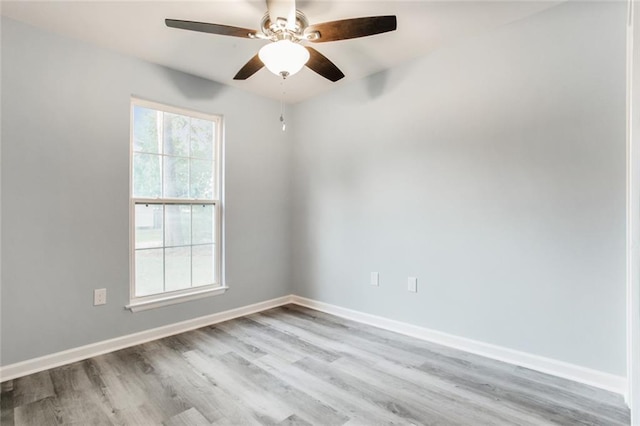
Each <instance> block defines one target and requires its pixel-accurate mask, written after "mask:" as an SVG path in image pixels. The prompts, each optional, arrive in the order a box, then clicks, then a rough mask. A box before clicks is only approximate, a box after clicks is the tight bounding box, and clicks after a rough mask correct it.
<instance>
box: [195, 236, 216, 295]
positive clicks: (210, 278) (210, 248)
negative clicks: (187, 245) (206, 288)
mask: <svg viewBox="0 0 640 426" xmlns="http://www.w3.org/2000/svg"><path fill="white" fill-rule="evenodd" d="M214 253H215V251H214V245H213V244H210V245H204V246H194V247H193V286H194V287H196V286H201V285H210V284H215V282H214V276H215V275H214V272H215V258H214Z"/></svg>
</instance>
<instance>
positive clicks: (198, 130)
mask: <svg viewBox="0 0 640 426" xmlns="http://www.w3.org/2000/svg"><path fill="white" fill-rule="evenodd" d="M213 130H214V123H213V122H212V121H208V120H199V119H197V118H192V119H191V156H192V157H197V158H207V159H212V158H213Z"/></svg>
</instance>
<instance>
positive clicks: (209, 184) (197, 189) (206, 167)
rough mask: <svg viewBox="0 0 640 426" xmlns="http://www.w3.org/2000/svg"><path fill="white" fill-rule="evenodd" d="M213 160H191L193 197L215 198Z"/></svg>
mask: <svg viewBox="0 0 640 426" xmlns="http://www.w3.org/2000/svg"><path fill="white" fill-rule="evenodd" d="M213 196H214V194H213V161H211V160H191V198H200V199H203V200H213Z"/></svg>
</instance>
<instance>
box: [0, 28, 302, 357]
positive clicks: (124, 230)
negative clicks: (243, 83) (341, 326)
mask: <svg viewBox="0 0 640 426" xmlns="http://www.w3.org/2000/svg"><path fill="white" fill-rule="evenodd" d="M1 83H2V134H1V136H2V179H1V182H2V191H1V194H2V247H3V250H2V306H1V310H2V313H1V318H0V319H1V322H2V327H1V333H2V352H1V357H2V360H1V363H2V365H7V364H11V363H14V362H18V361H21V360H26V359H30V358H34V357H37V356H41V355H45V354H49V353H53V352H57V351H61V350H64V349H68V348H73V347H77V346H81V345H85V344H88V343H92V342H97V341H101V340H105V339H109V338H112V337H116V336H121V335H125V334H129V333H132V332H136V331H140V330H144V329H148V328H152V327H157V326H162V325H164V324H170V323H174V322H178V321H182V320H186V319H189V318H194V317H198V316H202V315H206V314H211V313H214V312H218V311H222V310H226V309H231V308H234V307H238V306H244V305H248V304H251V303H255V302H259V301H263V300H267V299H271V298H274V297H279V296H283V295H286V294H288V293H289V291H290V288H289V278H290V276H289V265H290V260H289V251H290V247H289V239H288V235H289V216H288V215H289V212H290V206H289V193H290V191H289V178H290V147H289V146H290V145H289V144H288V143H287V141H286V140H285V139H284V136H283V134H282V132H281V131H280V128H279V123H278V121H277V120H278V114H279V111H280V105H279V103H278V102H275V101H270V100H266V99H263V98H259V97H256V96H253V95H249V94H247V93H245V92H242V91H239V90H235V89H232V88H229V87H226V86H222V85H219V84H217V83H214V82H211V81H206V80H202V79H198V78H195V77H192V76H189V75H186V74H182V73H179V72H175V71H171V70H168V69H165V68H162V67H159V66H155V65H152V64H148V63H145V62H141V61H138V60H135V59H132V58H128V57H124V56H120V55H117V54H114V53H111V52H108V51H105V50H101V49H98V48H95V47H93V46H89V45H86V44H83V43H80V42H77V41H74V40H71V39H67V38H62V37H58V36H55V35H53V34H50V33H45V32H42V31H40V30H37V29H34V28H31V27H28V26H25V25H23V24H20V23H17V22H15V21H11V20H7V19H4V18H3V19H2V81H1ZM131 95H136V96H140V97H143V98H146V99H150V100H155V101H158V102H162V103H167V104H171V105H175V106H179V107H184V108H191V109H195V110H201V111H205V112H210V113H214V114H223V115H224V119H225V125H226V242H227V245H226V248H227V250H226V266H227V268H226V275H227V284H228V285H229V286H230V287H231V289H230V290H229V291H228V292H227V293H226V294H225V295H223V296H218V297H213V298H207V299H202V300H198V301H194V302H188V303H184V304H180V305H174V306H169V307H165V308H160V309H155V310H151V311H146V312H140V313H135V314H132V313H131V312H129V311H127V310H125V309H124V306H125V304H127V303H128V295H129V275H128V274H129V257H128V256H129V240H128V232H129V231H128V230H129V217H128V205H129V204H128V203H129V201H128V196H129V189H128V188H129V186H128V185H129V169H128V168H129V101H130V96H131ZM102 287H105V288H107V291H108V304H107V305H106V306H99V307H94V306H92V300H93V289H94V288H102Z"/></svg>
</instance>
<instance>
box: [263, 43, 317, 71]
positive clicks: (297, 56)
mask: <svg viewBox="0 0 640 426" xmlns="http://www.w3.org/2000/svg"><path fill="white" fill-rule="evenodd" d="M258 56H259V57H260V60H261V61H262V63H263V64H264V65H265V66H266V67H267V69H268V70H269V71H271V72H272V73H274V74H275V75H280V76H283V77H288V76H290V75H293V74H295V73H297V72H298V71H300V70H301V69H302V67H303V66H304V65H305V64H306V63H307V61H308V60H309V52H308V51H307V49H305V48H304V47H303V46H301V45H300V44H299V43H294V42H292V41H290V40H279V41H276V42H273V43H269V44H267V45H265V46H263V47H262V48H261V49H260V51H259V52H258Z"/></svg>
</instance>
